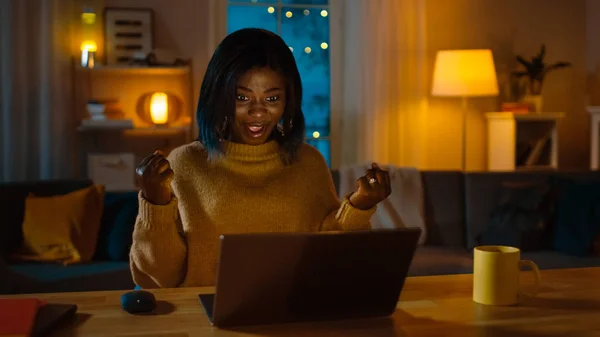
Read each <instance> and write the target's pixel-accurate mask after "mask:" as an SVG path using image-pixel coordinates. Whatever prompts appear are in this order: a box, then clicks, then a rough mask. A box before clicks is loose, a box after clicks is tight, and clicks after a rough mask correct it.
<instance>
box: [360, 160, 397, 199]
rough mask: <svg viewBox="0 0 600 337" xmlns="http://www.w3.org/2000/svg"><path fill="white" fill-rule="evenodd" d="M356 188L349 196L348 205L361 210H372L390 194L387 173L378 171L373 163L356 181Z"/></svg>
mask: <svg viewBox="0 0 600 337" xmlns="http://www.w3.org/2000/svg"><path fill="white" fill-rule="evenodd" d="M356 186H357V190H356V192H354V193H353V194H352V195H351V196H350V203H351V204H352V206H354V207H356V208H358V209H362V210H367V209H371V208H373V207H374V206H375V205H377V204H378V203H380V202H381V201H383V200H385V199H386V198H387V197H388V196H389V195H390V194H391V193H392V187H391V184H390V175H389V173H388V171H385V170H382V169H380V168H379V165H377V164H375V163H373V165H372V166H371V169H369V170H367V174H366V175H365V176H363V177H361V178H360V179H358V181H357V182H356Z"/></svg>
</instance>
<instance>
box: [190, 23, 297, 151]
mask: <svg viewBox="0 0 600 337" xmlns="http://www.w3.org/2000/svg"><path fill="white" fill-rule="evenodd" d="M263 67H269V68H271V69H272V70H274V71H276V72H277V73H279V74H280V75H281V76H282V77H283V78H284V80H285V83H286V88H285V90H286V105H285V110H284V112H283V116H282V121H281V123H282V126H283V134H282V133H280V132H278V131H277V130H275V131H274V136H275V140H276V141H277V142H278V143H279V144H280V145H281V150H282V151H281V152H282V153H281V154H282V159H284V161H285V162H286V163H290V162H291V161H293V160H294V159H295V157H296V152H297V149H298V147H299V146H300V145H301V144H302V142H304V129H305V125H304V114H303V112H302V83H301V81H300V74H299V72H298V67H297V66H296V60H295V59H294V55H293V54H292V52H291V51H290V49H289V48H288V46H287V45H286V43H285V42H284V41H283V39H282V38H281V37H279V36H278V35H277V34H274V33H272V32H270V31H268V30H264V29H258V28H245V29H241V30H238V31H235V32H233V33H231V34H229V35H228V36H227V37H225V39H224V40H223V41H222V42H221V43H220V44H219V46H218V47H217V49H216V50H215V52H214V54H213V56H212V58H211V60H210V62H209V63H208V67H207V70H206V74H205V75H204V80H203V81H202V87H201V89H200V98H199V99H198V109H197V110H196V117H197V120H198V130H199V136H198V141H200V142H201V143H202V145H203V146H204V148H205V149H206V150H207V151H208V153H209V155H215V154H222V153H223V148H222V144H221V142H220V139H222V138H228V134H229V132H230V130H228V129H229V127H228V126H227V121H229V122H230V123H231V122H232V121H233V120H235V103H236V101H235V97H236V96H235V94H236V85H237V81H238V79H239V78H240V77H241V76H242V75H243V74H244V73H246V72H247V71H248V70H251V69H253V68H263Z"/></svg>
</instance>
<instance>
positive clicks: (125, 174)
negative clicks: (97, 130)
mask: <svg viewBox="0 0 600 337" xmlns="http://www.w3.org/2000/svg"><path fill="white" fill-rule="evenodd" d="M88 178H89V179H92V181H93V182H94V183H95V184H100V185H104V186H105V188H106V191H134V190H137V188H136V186H135V155H134V154H133V153H115V154H112V153H111V154H89V155H88Z"/></svg>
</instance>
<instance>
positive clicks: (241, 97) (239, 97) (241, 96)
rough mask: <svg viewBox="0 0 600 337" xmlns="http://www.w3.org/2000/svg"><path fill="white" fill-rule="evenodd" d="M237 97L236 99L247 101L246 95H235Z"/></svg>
mask: <svg viewBox="0 0 600 337" xmlns="http://www.w3.org/2000/svg"><path fill="white" fill-rule="evenodd" d="M237 99H238V101H247V100H248V97H246V96H244V95H237Z"/></svg>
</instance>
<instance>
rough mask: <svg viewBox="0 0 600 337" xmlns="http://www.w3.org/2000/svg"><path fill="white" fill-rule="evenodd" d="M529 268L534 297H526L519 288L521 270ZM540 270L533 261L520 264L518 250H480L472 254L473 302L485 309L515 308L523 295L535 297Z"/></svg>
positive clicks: (499, 248) (502, 247) (498, 248)
mask: <svg viewBox="0 0 600 337" xmlns="http://www.w3.org/2000/svg"><path fill="white" fill-rule="evenodd" d="M526 266H529V267H530V268H531V270H532V272H533V276H534V281H535V293H525V292H523V291H522V290H521V287H520V284H519V274H520V271H521V268H523V267H526ZM539 286H540V270H539V268H538V266H537V265H536V264H535V262H533V261H529V260H521V250H519V248H515V247H509V246H479V247H475V250H474V263H473V301H475V302H477V303H481V304H487V305H514V304H517V303H518V302H519V297H520V296H522V295H527V296H535V295H536V294H537V290H538V288H539Z"/></svg>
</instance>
